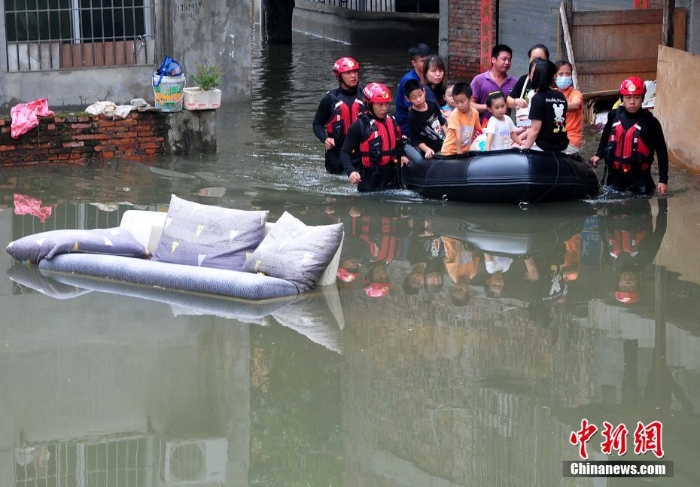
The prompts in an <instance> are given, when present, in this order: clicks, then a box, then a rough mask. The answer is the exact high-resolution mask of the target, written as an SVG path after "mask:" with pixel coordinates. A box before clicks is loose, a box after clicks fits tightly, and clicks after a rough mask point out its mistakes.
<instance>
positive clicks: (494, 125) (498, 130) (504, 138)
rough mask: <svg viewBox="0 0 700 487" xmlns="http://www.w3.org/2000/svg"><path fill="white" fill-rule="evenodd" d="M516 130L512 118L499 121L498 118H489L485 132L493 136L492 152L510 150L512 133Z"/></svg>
mask: <svg viewBox="0 0 700 487" xmlns="http://www.w3.org/2000/svg"><path fill="white" fill-rule="evenodd" d="M514 130H515V124H514V123H513V120H511V119H510V117H505V118H504V119H503V120H498V119H497V118H496V117H491V118H489V123H488V124H487V125H486V131H485V132H486V133H487V134H488V133H491V134H493V142H491V150H501V149H510V143H511V139H510V133H511V132H513V131H514Z"/></svg>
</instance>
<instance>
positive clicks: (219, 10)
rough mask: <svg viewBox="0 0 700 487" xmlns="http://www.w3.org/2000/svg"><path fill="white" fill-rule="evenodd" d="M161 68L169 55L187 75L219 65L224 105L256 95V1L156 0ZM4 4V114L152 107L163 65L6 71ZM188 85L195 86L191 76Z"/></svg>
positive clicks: (0, 45) (0, 98) (0, 92)
mask: <svg viewBox="0 0 700 487" xmlns="http://www.w3.org/2000/svg"><path fill="white" fill-rule="evenodd" d="M155 8H156V32H157V33H158V36H159V37H158V39H157V42H156V46H157V47H156V53H157V54H156V63H157V64H158V65H159V64H160V61H161V60H162V57H163V55H164V54H170V55H171V56H172V57H173V58H175V59H176V60H178V61H180V62H181V64H183V66H184V68H185V73H186V74H187V75H189V74H191V73H193V72H194V70H195V67H196V64H197V63H198V62H207V63H218V64H219V65H220V66H221V68H222V70H223V72H224V78H225V82H224V85H223V86H222V91H223V95H222V98H223V100H224V101H228V100H242V99H248V98H250V96H251V84H250V83H251V42H250V39H251V33H252V23H253V22H252V2H251V0H241V1H237V0H223V1H219V0H202V1H201V2H196V3H189V4H186V3H175V2H165V1H164V0H155ZM4 22H5V11H4V2H0V33H1V34H0V53H2V54H0V109H2V108H5V109H8V108H10V107H12V106H14V105H16V104H17V103H19V102H28V101H31V100H35V99H37V98H47V99H48V102H49V106H50V107H51V108H53V109H55V108H60V107H65V106H87V105H89V104H91V103H93V102H94V101H96V100H111V101H114V102H116V103H117V104H122V103H128V102H129V101H130V100H131V99H132V98H144V99H145V100H147V101H150V102H151V104H153V101H154V98H153V88H152V86H151V74H152V73H153V71H154V70H155V69H157V67H158V65H154V66H137V67H105V68H86V69H63V70H57V71H34V72H12V73H8V72H7V59H6V56H5V53H6V52H7V45H6V39H5V35H4V33H5V28H4ZM188 83H189V84H190V85H191V84H192V83H191V81H190V79H189V76H188Z"/></svg>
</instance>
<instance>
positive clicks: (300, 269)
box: [243, 212, 343, 292]
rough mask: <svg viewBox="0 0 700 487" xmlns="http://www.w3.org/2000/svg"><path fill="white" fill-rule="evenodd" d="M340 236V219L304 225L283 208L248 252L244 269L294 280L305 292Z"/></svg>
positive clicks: (323, 265)
mask: <svg viewBox="0 0 700 487" xmlns="http://www.w3.org/2000/svg"><path fill="white" fill-rule="evenodd" d="M342 238H343V224H342V223H337V224H334V225H319V226H307V225H305V224H304V223H303V222H301V221H300V220H298V219H296V218H295V217H293V216H292V215H290V214H289V213H287V212H284V214H283V215H282V216H281V217H280V218H279V220H277V222H276V223H275V225H274V227H273V228H272V230H271V231H270V233H268V234H267V236H266V237H265V239H264V240H263V241H262V242H261V243H260V245H258V248H257V249H255V251H254V252H253V253H252V254H250V255H249V256H248V258H247V259H246V261H245V264H244V265H243V270H244V271H248V272H261V273H263V274H265V275H268V276H272V277H277V278H280V279H285V280H287V281H290V282H293V283H294V285H295V286H297V289H298V290H299V292H306V291H309V290H310V289H312V288H313V287H314V285H315V284H316V281H317V280H318V278H319V277H320V276H321V274H322V273H323V271H324V270H325V268H326V267H327V266H328V264H329V263H330V261H331V260H332V259H333V255H334V254H335V252H336V251H337V250H338V247H339V246H340V243H341V241H342Z"/></svg>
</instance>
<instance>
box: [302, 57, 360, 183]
mask: <svg viewBox="0 0 700 487" xmlns="http://www.w3.org/2000/svg"><path fill="white" fill-rule="evenodd" d="M333 73H334V74H335V79H337V80H338V84H339V86H338V88H336V89H334V90H331V91H329V92H328V93H326V95H325V96H324V97H323V98H322V99H321V103H319V105H318V109H317V110H316V116H315V117H314V121H313V129H314V135H316V137H318V140H320V141H321V142H323V146H324V147H325V148H326V155H325V160H326V171H328V172H329V173H331V174H342V173H343V170H342V166H341V165H340V148H341V147H342V146H343V141H344V140H345V136H346V135H347V133H348V129H349V128H350V125H352V123H353V122H354V121H355V120H357V116H358V115H359V114H360V113H362V112H364V111H365V110H366V108H365V104H364V103H363V101H362V86H360V65H359V64H358V63H357V61H355V60H354V59H353V58H351V57H341V58H340V59H338V60H337V61H336V62H335V64H333Z"/></svg>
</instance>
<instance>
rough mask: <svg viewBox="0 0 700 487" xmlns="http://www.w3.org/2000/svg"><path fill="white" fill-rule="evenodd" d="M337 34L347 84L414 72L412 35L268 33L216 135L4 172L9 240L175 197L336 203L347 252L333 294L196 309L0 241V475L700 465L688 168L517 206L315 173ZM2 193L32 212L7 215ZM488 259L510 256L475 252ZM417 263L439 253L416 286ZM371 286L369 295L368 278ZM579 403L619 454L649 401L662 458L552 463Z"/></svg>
mask: <svg viewBox="0 0 700 487" xmlns="http://www.w3.org/2000/svg"><path fill="white" fill-rule="evenodd" d="M347 54H349V55H352V56H353V57H355V58H356V59H358V60H359V61H360V63H361V65H362V78H363V80H364V81H365V82H368V81H375V80H376V81H384V82H386V83H387V84H389V85H391V86H392V87H393V86H395V84H396V82H397V81H398V79H399V78H400V76H401V74H403V72H404V71H405V70H407V69H408V61H407V59H406V58H407V56H406V54H405V52H404V50H400V51H396V52H393V51H384V50H379V49H374V50H371V51H370V50H366V49H358V48H354V47H348V46H342V45H339V44H335V43H329V42H324V41H322V40H320V39H316V38H311V37H306V36H296V37H295V42H294V46H293V47H292V48H289V47H284V46H275V47H271V48H270V49H269V50H264V51H262V53H261V55H260V58H259V60H258V63H259V64H258V68H257V72H256V82H255V89H254V100H253V102H252V111H251V106H250V105H248V104H244V105H240V106H232V105H227V106H225V107H223V108H222V109H221V110H219V112H218V123H219V132H220V137H219V144H220V150H219V153H218V154H217V155H215V156H202V157H178V158H176V157H172V158H167V159H164V160H161V161H156V163H155V164H154V165H153V166H151V167H149V166H146V165H142V164H131V163H125V162H119V161H114V162H112V163H110V164H108V165H105V166H100V167H92V168H57V169H50V170H43V169H41V168H39V169H35V170H31V171H4V172H3V173H2V174H0V205H2V210H0V228H2V229H3V230H2V233H1V235H2V242H0V243H2V244H6V243H7V242H9V241H10V240H13V239H16V238H18V237H21V236H24V235H29V234H32V233H36V232H39V231H43V230H47V229H54V228H76V227H83V228H97V227H102V228H106V227H110V226H116V225H118V221H119V218H120V215H121V214H122V213H123V212H124V211H125V210H126V209H129V208H133V207H137V208H149V209H165V208H166V207H167V204H168V202H169V198H170V194H172V193H175V194H177V195H179V196H181V197H185V198H189V199H193V200H197V201H200V202H204V203H212V204H219V205H224V206H230V207H236V208H243V209H248V208H264V209H269V210H270V212H271V214H270V219H271V220H273V221H274V220H275V219H276V218H277V217H278V216H279V215H280V214H281V213H282V212H283V211H285V210H287V211H290V212H291V213H292V214H294V215H296V216H297V217H299V218H301V219H302V220H304V221H305V222H307V223H309V224H322V223H331V222H335V221H341V222H343V223H345V229H346V243H345V247H344V257H347V258H349V259H354V260H355V261H356V262H358V263H359V264H360V268H359V275H358V276H357V278H356V279H355V280H354V281H353V282H350V283H345V282H338V286H337V290H333V291H331V292H325V293H322V294H312V295H310V296H306V297H304V298H303V299H298V300H294V301H291V302H280V303H274V304H273V305H269V306H264V307H257V308H254V309H250V308H246V307H244V306H242V305H241V304H240V303H232V302H222V301H220V300H212V301H206V302H202V301H198V302H197V303H195V305H198V306H200V308H199V311H196V310H195V309H193V307H192V306H193V304H192V303H191V302H189V301H187V300H185V299H184V298H183V297H180V298H177V297H175V298H173V297H172V296H166V295H153V294H149V293H145V294H147V295H148V296H146V297H148V298H150V299H140V298H137V297H129V296H127V295H124V292H125V290H124V289H119V288H118V287H111V288H104V289H102V290H101V291H100V290H94V291H89V290H86V289H81V288H79V287H75V286H66V285H61V284H60V283H56V282H53V281H51V280H48V279H46V278H42V277H41V276H40V275H38V274H36V272H34V269H31V268H30V269H27V268H24V267H18V266H13V263H12V261H11V259H10V258H9V256H7V255H6V256H5V257H3V259H4V260H3V263H4V268H5V269H7V274H8V277H6V278H3V279H0V301H1V302H2V310H3V311H4V314H5V318H3V319H2V321H0V388H1V389H2V391H3V392H2V393H1V394H0V411H2V413H3V414H2V415H0V418H2V419H0V485H2V486H5V485H7V486H22V487H24V486H39V485H40V486H58V485H68V486H72V485H76V486H77V485H89V486H93V485H99V486H102V485H105V486H122V485H124V486H127V485H128V486H136V485H139V486H141V485H143V486H155V485H168V486H175V485H190V486H192V485H194V486H199V487H205V486H206V487H210V486H213V485H226V486H248V485H251V486H252V485H260V486H263V485H264V486H282V485H289V486H340V485H343V486H350V485H353V486H363V487H364V486H375V485H376V486H420V487H423V486H452V485H455V486H457V485H459V486H472V485H479V486H545V485H547V486H548V485H571V486H573V485H581V486H584V485H585V486H588V485H591V486H593V485H608V486H614V485H640V483H641V482H644V484H643V485H656V484H657V483H658V485H674V486H675V485H679V486H682V485H689V486H690V485H693V486H694V485H698V483H700V467H699V466H698V462H697V460H696V457H697V456H698V453H700V452H699V448H698V441H697V437H698V436H697V434H698V433H700V431H699V429H700V427H699V426H698V425H700V421H699V419H700V418H699V416H698V410H699V409H700V359H698V357H700V320H699V319H698V315H699V314H698V311H699V310H700V307H699V306H698V298H700V286H698V284H700V262H699V261H698V258H697V241H698V239H699V238H700V230H699V228H700V227H699V224H700V218H699V217H698V216H697V211H696V209H697V207H698V204H699V203H700V201H699V200H700V197H698V194H699V193H698V191H697V190H698V186H699V184H698V181H697V180H695V179H692V178H689V177H687V176H685V175H683V174H682V173H680V172H678V171H672V173H671V174H672V175H671V189H672V194H671V195H670V196H669V197H668V198H666V199H665V200H664V201H663V202H660V201H659V200H657V199H653V200H651V201H649V202H648V201H635V202H629V201H627V202H603V201H597V202H573V203H567V204H558V205H548V206H541V207H535V208H531V209H529V210H527V211H523V210H519V209H517V208H514V207H491V206H478V205H464V204H456V203H448V204H443V203H441V202H433V201H426V200H423V199H421V198H420V197H418V196H416V195H414V194H412V193H409V192H405V191H404V192H397V193H391V194H389V193H387V194H380V195H369V196H362V197H359V196H357V195H356V194H355V192H354V190H353V188H352V187H351V186H350V185H349V184H348V183H347V182H346V180H345V179H344V178H341V177H337V176H329V175H327V174H325V173H324V172H323V171H322V166H323V159H322V151H321V146H320V143H318V142H317V141H316V140H315V139H314V137H313V135H312V133H311V119H312V117H313V113H314V112H315V109H316V106H317V103H318V101H319V100H320V97H321V96H322V94H323V92H324V91H325V90H327V89H330V88H332V87H333V81H332V77H331V73H330V66H331V64H332V62H333V61H334V60H335V59H336V58H337V57H340V56H341V55H347ZM251 114H252V115H251ZM590 137H591V138H592V137H593V135H592V134H590ZM587 147H591V144H590V143H589V145H588V146H587ZM15 194H21V195H25V196H27V197H29V198H33V199H35V200H41V205H42V206H43V207H51V214H50V216H47V217H46V218H45V220H44V221H43V222H42V221H41V219H40V218H39V217H37V216H32V215H30V214H27V215H19V214H16V212H15V211H13V208H14V198H15ZM664 208H667V211H666V212H664V211H660V210H664ZM45 211H46V210H45ZM625 250H627V251H630V250H631V251H632V252H636V254H635V256H634V257H623V258H618V259H614V258H612V256H611V253H612V254H618V255H621V254H623V253H624V251H625ZM446 255H448V256H449V258H447V259H445V256H446ZM491 257H494V258H495V260H496V261H497V262H498V264H495V265H500V266H502V267H501V268H502V269H505V268H506V267H507V270H505V271H503V272H501V273H500V274H499V273H498V272H494V273H493V274H492V273H489V270H494V269H491V267H490V266H491V264H489V269H487V267H486V265H485V261H486V260H487V259H490V258H491ZM445 260H447V261H448V262H447V265H446V264H445ZM511 261H512V262H511ZM412 266H413V268H422V267H427V269H428V271H432V273H431V272H428V274H430V275H432V276H433V277H432V278H430V279H428V281H429V282H428V284H426V285H425V286H424V287H422V288H420V289H417V290H415V289H411V288H410V287H409V286H408V285H407V284H406V285H405V284H404V282H405V281H406V276H408V275H409V273H410V271H411V270H412ZM385 271H386V272H385ZM623 271H631V272H633V274H634V276H635V277H636V278H637V279H638V281H639V298H638V299H639V300H638V302H636V303H634V304H629V305H625V304H621V303H620V302H619V301H617V300H616V299H615V292H616V282H617V280H618V276H619V275H620V274H621V273H622V272H623ZM387 275H388V277H387ZM499 276H500V277H499ZM526 276H527V277H526ZM372 282H375V283H382V284H386V285H384V286H382V285H379V286H378V287H380V288H382V287H384V288H386V294H387V295H386V296H384V297H378V298H373V297H368V296H367V294H366V292H365V288H366V287H367V286H368V285H369V284H371V283H372ZM132 291H133V290H132ZM142 294H144V293H142ZM172 299H175V301H176V302H173V301H172ZM202 307H204V309H205V310H208V311H202ZM584 418H585V419H587V420H588V421H589V422H591V423H593V424H594V425H596V426H597V427H598V429H599V430H598V432H597V433H596V435H595V436H594V437H593V438H592V439H591V440H590V441H589V442H588V443H587V447H588V452H589V454H590V458H591V459H596V460H602V459H608V457H607V456H605V455H603V454H602V452H601V450H602V447H601V443H602V442H603V435H602V430H603V427H604V422H609V423H611V424H612V425H613V426H617V425H620V424H624V425H626V428H627V429H628V434H627V435H626V439H627V450H628V451H627V454H626V455H625V457H624V459H625V460H629V461H632V460H656V456H655V455H654V453H652V452H651V449H653V448H652V447H653V444H651V443H647V444H645V445H642V444H641V443H639V446H645V447H646V448H649V449H650V452H649V453H647V454H646V455H638V454H635V452H634V448H635V436H634V431H635V429H636V428H637V426H638V423H641V424H642V426H643V427H647V426H648V430H649V432H650V433H651V432H652V431H653V429H652V427H653V424H654V423H653V422H654V421H660V422H661V424H662V425H663V426H662V437H661V438H658V440H659V443H661V444H662V447H663V450H664V458H663V459H664V460H669V461H672V462H674V476H673V478H670V479H652V478H647V479H644V480H641V479H620V478H610V479H607V480H606V479H591V478H588V479H584V478H578V479H569V478H563V477H562V463H561V462H562V461H563V460H575V459H577V458H578V453H579V450H578V446H574V445H572V444H571V443H570V441H569V437H570V433H571V432H572V431H575V430H579V429H580V427H581V420H582V419H584ZM613 452H614V451H613ZM609 459H611V460H614V459H618V458H617V457H616V456H615V455H613V456H612V457H610V458H609Z"/></svg>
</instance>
